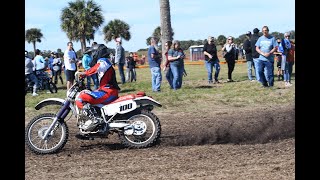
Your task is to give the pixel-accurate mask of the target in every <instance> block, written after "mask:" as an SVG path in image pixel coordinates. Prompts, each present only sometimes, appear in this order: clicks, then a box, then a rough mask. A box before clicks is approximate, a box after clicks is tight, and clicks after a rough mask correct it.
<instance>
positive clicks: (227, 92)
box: [25, 63, 295, 116]
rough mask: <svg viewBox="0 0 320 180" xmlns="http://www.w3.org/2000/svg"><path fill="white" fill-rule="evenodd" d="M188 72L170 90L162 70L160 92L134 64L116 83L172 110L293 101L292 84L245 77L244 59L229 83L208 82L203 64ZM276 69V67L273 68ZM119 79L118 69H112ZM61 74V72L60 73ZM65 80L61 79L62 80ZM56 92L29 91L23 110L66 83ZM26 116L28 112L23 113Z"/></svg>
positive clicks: (222, 72) (146, 71) (222, 76)
mask: <svg viewBox="0 0 320 180" xmlns="http://www.w3.org/2000/svg"><path fill="white" fill-rule="evenodd" d="M185 69H186V71H187V73H188V76H186V77H184V78H183V85H182V88H181V89H180V90H178V91H173V90H171V89H170V88H169V85H168V82H167V81H166V79H165V77H164V75H165V73H163V74H162V76H163V79H162V85H161V93H154V92H152V90H151V75H150V69H149V68H138V69H136V71H137V81H136V82H132V83H130V82H128V83H125V84H120V88H121V91H120V95H125V94H130V93H136V92H137V91H145V92H146V93H147V94H148V95H151V96H152V97H154V98H155V99H156V100H157V101H159V102H161V103H162V104H163V108H161V109H159V110H160V111H162V110H166V109H170V110H174V111H185V110H186V108H188V110H189V111H194V112H201V111H203V110H204V109H206V108H207V107H208V106H209V105H210V106H215V107H224V106H227V107H249V106H265V105H271V106H273V105H276V104H287V103H294V96H295V86H292V87H290V88H285V87H284V82H281V81H277V80H276V78H275V84H274V87H273V88H267V89H266V88H261V85H260V83H258V82H249V81H248V78H247V66H246V63H240V64H236V66H235V69H234V72H233V79H234V80H235V82H232V83H221V84H214V85H209V84H208V83H207V72H206V69H205V67H204V65H186V66H185ZM275 69H276V68H275ZM116 74H117V80H118V81H119V72H118V71H116ZM294 74H295V71H293V77H292V83H293V84H295V77H294ZM62 76H63V77H64V74H62ZM226 79H227V65H226V64H221V70H220V74H219V80H220V81H222V82H224V81H225V80H226ZM64 82H65V81H64ZM57 86H58V88H59V89H58V93H55V94H46V93H45V91H44V92H39V96H36V97H32V96H31V94H28V95H26V96H25V108H26V112H30V113H31V114H33V113H32V112H34V106H35V105H36V103H38V102H39V101H41V100H43V99H45V98H49V97H58V98H65V95H66V85H65V84H64V85H61V84H60V81H59V83H58V85H57ZM26 116H28V115H27V114H26Z"/></svg>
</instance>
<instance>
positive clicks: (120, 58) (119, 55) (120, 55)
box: [114, 37, 126, 84]
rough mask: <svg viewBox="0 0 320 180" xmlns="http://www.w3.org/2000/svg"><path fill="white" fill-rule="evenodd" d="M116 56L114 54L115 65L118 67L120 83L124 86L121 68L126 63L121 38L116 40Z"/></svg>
mask: <svg viewBox="0 0 320 180" xmlns="http://www.w3.org/2000/svg"><path fill="white" fill-rule="evenodd" d="M116 44H117V47H116V54H115V60H114V61H115V64H117V65H118V69H119V73H120V79H121V83H122V84H124V83H125V82H126V79H125V76H124V71H123V67H124V65H125V63H126V59H125V53H124V48H123V47H122V45H121V44H122V40H121V37H118V38H116Z"/></svg>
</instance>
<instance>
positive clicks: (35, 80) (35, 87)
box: [26, 73, 39, 92]
mask: <svg viewBox="0 0 320 180" xmlns="http://www.w3.org/2000/svg"><path fill="white" fill-rule="evenodd" d="M26 76H27V78H29V79H30V80H31V82H33V83H34V85H33V89H34V92H35V91H36V89H37V88H38V87H39V81H38V78H37V76H36V75H35V74H34V73H30V74H27V75H26Z"/></svg>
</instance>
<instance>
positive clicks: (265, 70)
mask: <svg viewBox="0 0 320 180" xmlns="http://www.w3.org/2000/svg"><path fill="white" fill-rule="evenodd" d="M273 62H274V61H262V60H260V59H259V60H258V61H257V71H258V74H259V78H260V82H261V84H262V85H263V86H273V83H274V72H273V71H274V65H273Z"/></svg>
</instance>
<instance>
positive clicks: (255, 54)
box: [250, 28, 260, 81]
mask: <svg viewBox="0 0 320 180" xmlns="http://www.w3.org/2000/svg"><path fill="white" fill-rule="evenodd" d="M259 31H260V30H259V29H258V28H254V29H253V34H252V36H251V38H250V43H251V48H252V52H251V53H252V59H253V64H254V70H255V71H254V72H255V75H256V79H257V81H260V78H259V74H258V71H257V69H258V68H257V62H258V58H259V53H258V52H257V51H256V42H257V41H258V39H259V37H260V36H259Z"/></svg>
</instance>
